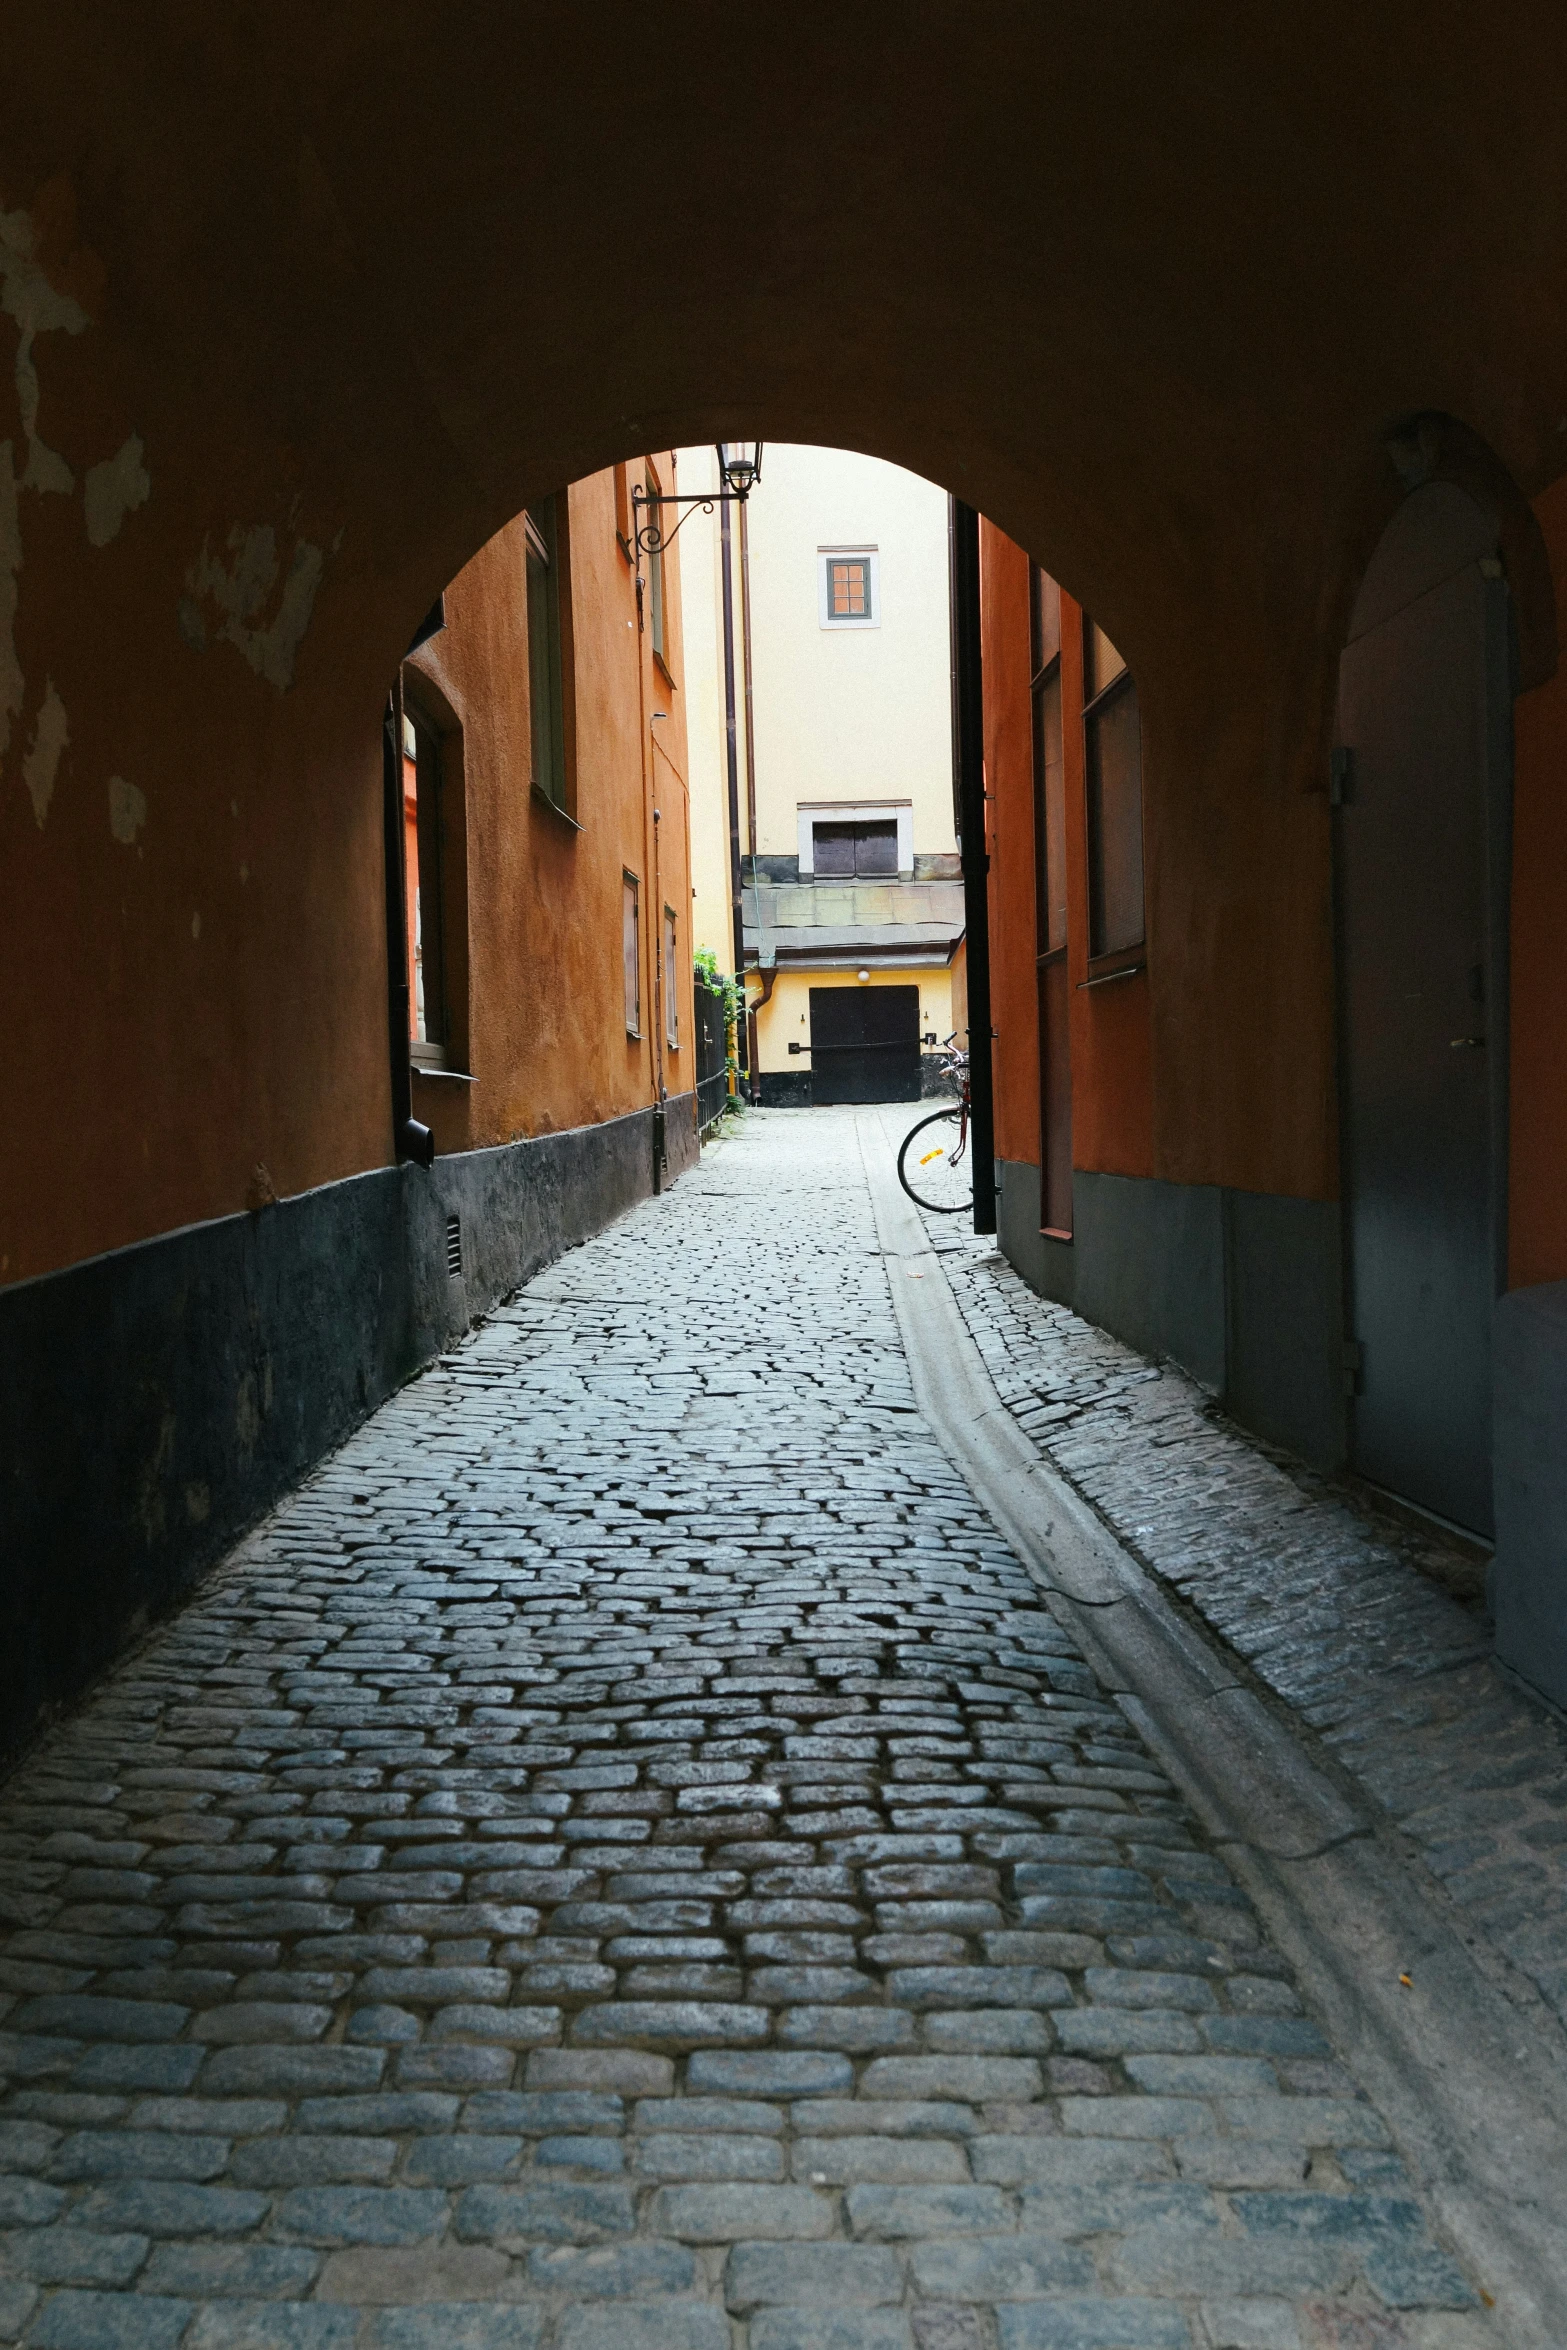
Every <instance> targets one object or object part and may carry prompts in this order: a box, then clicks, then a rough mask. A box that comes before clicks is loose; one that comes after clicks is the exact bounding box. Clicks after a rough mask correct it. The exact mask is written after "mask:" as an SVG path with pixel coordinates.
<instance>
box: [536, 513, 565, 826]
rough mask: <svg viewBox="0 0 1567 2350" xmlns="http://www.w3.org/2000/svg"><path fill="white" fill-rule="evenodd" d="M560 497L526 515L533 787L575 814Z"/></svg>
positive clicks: (556, 804)
mask: <svg viewBox="0 0 1567 2350" xmlns="http://www.w3.org/2000/svg"><path fill="white" fill-rule="evenodd" d="M559 508H560V499H559V497H558V496H557V497H553V498H545V499H543V500H542V501H541V502H540V504H539V505H537V506H535V507H533V508H532V509H531V510H530V511H529V513H528V514H527V515H526V516H525V517H524V521H525V524H526V528H527V536H528V693H529V704H530V712H531V719H532V731H533V788H534V790H535V791H536V792H537V793H538V794H539V795H540V797H541V798H543V799H546V800H548V801H549V802H550V805H551V806H552V807H555V808H560V809H562V810H564V811H565V813H566V814H567V815H570V814H571V812H572V810H571V789H570V782H569V778H568V775H567V766H566V687H565V665H564V661H563V659H562V651H561V591H562V586H563V580H562V573H563V570H564V564H563V562H562V559H561V558H562V550H561V544H560V515H559Z"/></svg>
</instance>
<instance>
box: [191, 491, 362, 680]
mask: <svg viewBox="0 0 1567 2350" xmlns="http://www.w3.org/2000/svg"><path fill="white" fill-rule="evenodd" d="M228 547H229V553H230V556H231V557H232V560H231V561H230V562H229V563H228V564H227V565H225V564H224V563H223V562H222V561H221V559H220V558H219V557H218V556H216V555H214V553H213V552H212V542H211V540H210V539H204V540H203V541H202V547H201V553H200V554H199V555H198V556H197V558H196V560H195V562H194V563H192V565H191V567H190V569H189V570H188V571H187V572H186V574H185V585H186V587H187V588H188V590H189V591H190V592H189V594H188V595H185V596H182V597H181V599H180V608H179V621H180V631H181V634H182V635H183V636H184V638H185V641H186V643H187V644H189V645H191V646H193V647H194V648H195V649H196V651H198V652H201V651H204V650H205V648H206V646H207V643H208V641H209V636H208V625H207V616H206V614H205V613H204V612H203V610H202V606H203V605H204V604H205V605H207V606H209V607H215V608H216V610H217V612H218V613H219V614H220V615H221V621H220V623H219V625H218V627H217V631H216V633H217V635H218V637H219V638H220V640H222V641H223V642H224V643H226V644H231V645H234V646H236V647H237V648H238V650H239V651H240V652H241V653H243V654H244V656H245V659H246V660H247V661H248V662H249V663H250V666H251V668H252V669H253V670H254V671H255V672H256V675H257V676H258V677H264V678H265V679H266V681H267V683H268V684H269V685H272V686H275V687H276V688H277V690H278V692H279V693H280V694H282V693H286V692H287V691H288V689H289V687H290V686H291V685H292V684H293V682H294V660H295V656H296V655H297V653H298V651H299V647H300V644H301V642H302V640H303V638H304V634H305V631H306V629H307V628H308V627H309V626H310V615H311V612H312V611H313V609H314V607H315V600H316V591H317V589H318V588H319V587H320V585H321V575H322V572H323V571H324V569H325V567H326V555H325V553H324V551H323V549H321V548H320V547H318V546H316V545H315V544H314V542H313V541H312V540H310V539H296V540H295V542H294V551H293V553H292V555H291V556H290V557H289V559H288V566H287V569H286V570H284V568H283V565H282V563H281V560H280V558H279V555H278V545H277V533H276V532H275V531H274V530H273V528H272V526H271V524H270V523H267V522H253V523H251V524H250V525H249V527H248V528H247V527H246V525H245V524H243V523H240V522H236V523H235V525H234V527H233V529H232V530H231V531H230V532H229V535H228ZM280 577H281V579H282V586H281V589H279V586H278V582H279V578H280ZM269 607H271V617H270V619H268V620H266V621H265V622H263V619H262V615H263V614H264V613H266V612H267V611H268V608H269Z"/></svg>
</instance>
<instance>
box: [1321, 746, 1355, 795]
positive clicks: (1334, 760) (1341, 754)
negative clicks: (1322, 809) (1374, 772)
mask: <svg viewBox="0 0 1567 2350" xmlns="http://www.w3.org/2000/svg"><path fill="white" fill-rule="evenodd" d="M1354 796H1355V754H1354V752H1353V751H1352V750H1349V749H1348V748H1347V747H1344V746H1340V748H1339V749H1337V750H1335V751H1333V752H1332V753H1331V754H1330V756H1329V759H1328V806H1329V807H1330V808H1343V807H1347V806H1348V804H1349V802H1350V801H1351V800H1352V799H1353V798H1354Z"/></svg>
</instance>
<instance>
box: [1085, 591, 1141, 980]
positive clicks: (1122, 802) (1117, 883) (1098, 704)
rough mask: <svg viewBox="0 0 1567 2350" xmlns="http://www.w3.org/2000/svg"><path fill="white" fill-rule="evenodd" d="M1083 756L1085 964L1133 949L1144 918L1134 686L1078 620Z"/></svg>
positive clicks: (1112, 653)
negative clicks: (1085, 896)
mask: <svg viewBox="0 0 1567 2350" xmlns="http://www.w3.org/2000/svg"><path fill="white" fill-rule="evenodd" d="M1083 751H1084V761H1085V771H1086V777H1087V815H1088V952H1089V956H1090V959H1097V958H1098V957H1099V956H1101V955H1118V954H1124V953H1126V952H1128V951H1129V950H1130V949H1131V948H1133V947H1140V946H1141V945H1142V943H1143V938H1144V927H1145V926H1144V912H1143V759H1142V721H1141V718H1140V717H1139V714H1138V708H1137V685H1136V681H1135V680H1134V679H1133V677H1132V675H1131V673H1130V672H1129V670H1128V669H1127V666H1126V663H1125V662H1124V661H1123V660H1122V658H1121V656H1120V654H1119V653H1118V652H1117V651H1116V649H1115V647H1114V645H1113V644H1111V642H1110V639H1109V638H1108V637H1107V636H1106V635H1105V633H1104V630H1103V629H1102V628H1100V627H1099V626H1098V625H1097V624H1096V623H1095V622H1093V621H1091V620H1089V618H1088V616H1087V615H1086V613H1085V615H1084V618H1083Z"/></svg>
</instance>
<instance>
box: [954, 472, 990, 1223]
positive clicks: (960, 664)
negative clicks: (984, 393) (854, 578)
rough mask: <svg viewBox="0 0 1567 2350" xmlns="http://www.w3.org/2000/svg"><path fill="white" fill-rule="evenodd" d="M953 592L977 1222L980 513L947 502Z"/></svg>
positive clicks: (984, 1173)
mask: <svg viewBox="0 0 1567 2350" xmlns="http://www.w3.org/2000/svg"><path fill="white" fill-rule="evenodd" d="M947 551H948V568H949V578H950V592H951V599H952V745H953V758H954V762H955V768H956V773H955V777H954V782H955V793H954V797H955V800H956V805H957V814H958V844H959V847H960V848H961V850H962V852H963V935H964V940H965V947H964V954H965V959H966V964H967V971H968V1050H969V1149H970V1151H971V1152H972V1154H973V1164H974V1229H975V1231H976V1232H994V1231H995V1229H996V1118H995V1090H994V1079H993V1073H992V1068H991V1055H990V1039H991V1033H992V1032H991V1025H990V887H989V878H988V877H989V871H990V859H989V857H988V856H987V854H986V851H985V705H984V678H983V664H982V659H981V646H980V621H979V516H978V515H977V514H976V513H975V511H974V509H973V507H972V506H965V505H964V504H963V502H962V500H961V499H959V498H953V499H951V500H950V501H949V503H948V508H947Z"/></svg>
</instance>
